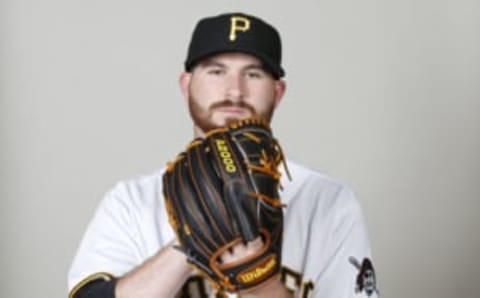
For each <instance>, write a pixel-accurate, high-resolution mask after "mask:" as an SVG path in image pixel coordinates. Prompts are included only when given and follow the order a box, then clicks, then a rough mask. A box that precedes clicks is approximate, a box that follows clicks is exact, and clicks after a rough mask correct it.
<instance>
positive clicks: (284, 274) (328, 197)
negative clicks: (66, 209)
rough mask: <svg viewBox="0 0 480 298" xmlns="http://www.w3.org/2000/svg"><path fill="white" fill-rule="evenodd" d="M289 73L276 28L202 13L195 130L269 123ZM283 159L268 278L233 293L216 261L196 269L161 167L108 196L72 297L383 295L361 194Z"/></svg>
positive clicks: (248, 252)
mask: <svg viewBox="0 0 480 298" xmlns="http://www.w3.org/2000/svg"><path fill="white" fill-rule="evenodd" d="M284 75H285V73H284V70H283V68H282V66H281V40H280V36H279V34H278V32H277V30H276V29H275V28H274V27H273V26H272V25H270V24H268V23H266V22H265V21H263V20H261V19H260V18H258V17H255V16H252V15H247V14H244V13H227V14H222V15H217V16H213V17H207V18H204V19H202V20H200V21H199V22H198V23H197V25H196V27H195V29H194V31H193V34H192V37H191V41H190V45H189V48H188V54H187V58H186V61H185V71H184V72H183V73H182V74H181V75H180V89H181V91H182V94H183V96H184V97H185V99H186V101H187V103H188V107H189V111H190V115H191V118H192V120H193V128H194V137H195V138H206V137H208V136H209V135H210V133H207V132H209V131H211V130H215V129H217V130H218V129H219V128H222V127H225V126H228V125H229V124H230V123H234V122H235V121H241V120H242V119H247V118H249V117H259V118H261V119H267V121H268V122H269V121H270V120H271V119H272V116H273V113H274V111H275V109H276V107H277V105H278V104H279V103H280V101H281V99H282V98H283V95H284V92H285V88H286V84H285V81H284V80H283V79H282V78H283V77H284ZM252 138H253V137H252ZM222 156H223V155H222ZM223 161H224V162H225V159H224V160H223ZM284 163H285V164H286V165H287V166H288V167H287V168H285V167H279V168H280V169H279V177H280V178H279V184H280V185H281V186H282V188H281V189H280V190H279V195H280V198H281V202H282V204H283V206H286V207H284V208H283V211H282V212H283V238H282V241H281V243H280V245H281V264H278V270H277V269H275V271H273V273H272V274H270V275H271V278H268V280H265V281H263V279H258V280H257V281H258V282H256V283H255V287H252V288H251V289H247V290H245V291H225V290H224V289H223V288H221V287H220V288H219V287H216V286H215V283H212V280H211V278H209V277H208V276H207V274H205V272H208V270H209V269H208V268H206V269H205V271H204V270H202V268H199V267H198V266H192V264H191V263H192V262H191V259H189V258H191V255H190V256H188V254H186V253H185V246H186V244H185V243H184V242H182V241H180V242H179V240H178V237H176V236H178V235H176V233H177V232H178V231H177V230H175V229H174V228H172V225H175V223H172V220H171V218H172V214H171V213H172V212H174V213H175V212H178V210H171V208H170V209H169V206H167V205H166V200H165V197H164V192H162V189H164V187H165V185H164V184H165V182H164V180H163V177H164V176H165V173H166V171H168V170H167V169H165V168H164V169H160V170H158V171H157V172H155V173H152V174H150V175H147V176H142V177H139V178H136V179H133V180H128V181H121V182H119V183H118V184H117V185H116V186H114V187H113V189H112V190H110V191H109V192H107V193H106V194H105V196H104V198H103V199H102V200H101V202H100V204H99V206H98V208H97V210H96V212H95V214H94V216H93V218H92V220H91V222H90V224H89V226H88V228H87V230H86V232H85V234H84V237H83V239H82V241H81V243H80V246H79V248H78V251H77V253H76V255H75V258H74V260H73V262H72V264H71V268H70V270H69V273H68V288H69V296H70V297H72V298H83V297H104V298H108V297H118V298H121V297H142V298H149V297H152V298H153V297H220V296H229V297H237V296H241V297H319V298H340V297H349V298H359V297H377V296H378V291H377V288H376V281H375V271H374V268H373V265H372V261H371V255H370V254H371V252H370V245H369V240H368V235H367V230H366V225H365V222H364V218H363V215H362V210H361V207H360V205H359V202H358V200H357V198H356V197H355V194H354V193H353V192H352V190H351V189H350V188H349V187H348V186H347V185H345V184H343V183H341V182H339V181H337V180H335V179H332V178H331V177H328V176H326V175H324V174H322V173H319V172H316V171H313V170H311V169H309V168H307V167H305V166H303V165H300V164H298V163H295V162H294V161H291V160H287V161H286V162H284ZM226 166H228V165H226ZM226 169H227V170H228V167H227V168H226ZM287 171H288V173H287ZM289 176H290V179H289ZM169 217H170V221H169ZM189 233H193V232H191V231H190V229H188V231H187V234H189ZM265 242H268V241H266V239H265V238H262V237H259V238H257V239H254V240H252V241H245V242H243V243H237V244H235V245H232V246H230V247H229V249H228V250H224V251H222V254H221V255H218V256H217V257H218V259H219V260H220V262H222V263H223V264H226V265H230V264H238V263H241V261H242V260H244V259H245V258H247V257H249V256H252V255H255V256H256V255H258V254H259V253H262V249H261V247H262V245H264V244H265ZM179 247H183V248H184V250H183V251H182V249H178V248H179ZM265 264H267V263H265ZM227 267H228V266H227ZM272 268H273V267H272ZM275 268H277V266H276V267H275ZM266 270H268V268H266V267H265V268H264V267H261V266H260V267H258V268H257V269H256V271H255V272H251V273H250V272H248V274H247V276H249V277H251V278H253V279H255V278H256V277H257V275H259V276H261V275H262V274H263V272H265V271H266Z"/></svg>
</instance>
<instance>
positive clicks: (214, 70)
mask: <svg viewBox="0 0 480 298" xmlns="http://www.w3.org/2000/svg"><path fill="white" fill-rule="evenodd" d="M223 73H225V71H224V70H223V69H222V68H219V67H211V68H209V69H207V74H209V75H214V76H219V75H222V74H223Z"/></svg>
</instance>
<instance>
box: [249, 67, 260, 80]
mask: <svg viewBox="0 0 480 298" xmlns="http://www.w3.org/2000/svg"><path fill="white" fill-rule="evenodd" d="M246 75H247V77H248V78H251V79H260V78H262V77H263V72H262V71H261V70H257V69H255V70H249V71H247V73H246Z"/></svg>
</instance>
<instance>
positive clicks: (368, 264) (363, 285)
mask: <svg viewBox="0 0 480 298" xmlns="http://www.w3.org/2000/svg"><path fill="white" fill-rule="evenodd" d="M348 261H349V262H350V263H351V264H352V265H353V266H355V268H357V269H358V271H359V272H358V275H357V280H356V286H355V293H362V292H365V294H367V296H368V297H370V296H372V295H373V293H376V294H378V290H377V281H376V278H375V270H374V269H373V265H372V261H370V260H369V259H368V258H364V259H363V261H362V263H361V264H360V263H359V262H358V260H357V259H355V258H354V257H350V258H348Z"/></svg>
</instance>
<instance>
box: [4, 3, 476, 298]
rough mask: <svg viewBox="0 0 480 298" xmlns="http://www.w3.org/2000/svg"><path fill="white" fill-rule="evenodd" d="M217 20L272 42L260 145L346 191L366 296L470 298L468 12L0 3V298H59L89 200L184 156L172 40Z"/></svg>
mask: <svg viewBox="0 0 480 298" xmlns="http://www.w3.org/2000/svg"><path fill="white" fill-rule="evenodd" d="M224 11H245V12H250V13H254V14H258V15H260V16H262V17H264V18H265V19H267V20H269V21H270V22H272V23H273V24H275V25H276V26H277V27H278V28H279V29H280V31H281V32H282V34H283V39H284V45H285V48H284V65H285V68H286V70H287V82H288V87H289V88H288V91H287V94H286V98H285V99H284V102H283V103H282V105H281V106H280V108H279V110H278V113H277V115H276V118H275V120H274V123H273V126H274V129H275V132H276V134H277V136H278V138H279V139H280V140H281V142H282V144H283V146H284V149H285V151H286V154H287V156H288V157H289V158H292V159H296V160H298V161H301V162H304V163H307V164H308V165H310V166H311V167H313V168H315V169H318V170H321V171H324V172H326V173H328V174H330V175H332V176H334V177H336V178H339V179H341V180H343V181H345V182H347V183H348V184H350V185H351V186H352V187H353V188H354V189H355V190H356V191H357V194H358V195H359V198H360V200H361V202H362V205H363V207H364V210H365V213H366V218H367V224H368V226H369V230H370V234H371V238H372V245H373V252H374V256H375V261H376V268H377V271H378V277H379V287H380V290H381V292H382V294H383V297H390V298H400V297H435V298H451V297H462V298H474V297H479V295H480V294H479V293H480V277H479V276H480V261H479V252H480V237H479V232H478V229H479V227H480V220H479V216H478V213H479V211H480V203H479V202H480V200H479V194H480V181H479V176H480V158H479V152H480V98H479V95H480V87H479V83H480V80H479V79H480V30H479V29H480V2H479V1H477V0H471V1H469V0H461V1H459V0H397V1H384V0H383V1H382V0H377V1H375V0H364V1H358V0H340V1H339V0H336V1H284V2H283V3H280V1H278V0H277V1H273V0H272V1H176V2H162V1H118V0H116V1H113V0H95V1H92V0H84V1H65V0H43V1H34V0H2V1H0V34H1V35H0V45H1V47H0V98H1V102H0V129H1V131H0V133H1V146H0V150H1V151H0V153H1V154H0V164H1V167H0V171H1V178H2V179H0V196H1V203H2V204H1V207H0V210H1V214H0V227H1V228H0V231H1V249H0V251H1V255H0V257H1V259H0V264H1V269H0V289H1V296H2V297H15V298H31V297H45V298H47V297H48V298H50V297H65V296H66V272H67V268H68V266H69V263H70V261H71V259H72V256H73V254H74V252H75V250H76V247H77V245H78V242H79V241H80V238H81V236H82V234H83V231H84V230H85V227H86V225H87V223H88V222H89V220H90V218H91V216H92V214H93V211H94V209H95V207H96V205H97V203H98V201H99V199H100V198H101V196H102V194H103V193H104V192H105V191H107V190H108V189H109V188H110V187H111V186H112V185H113V184H114V183H115V182H116V181H117V180H119V179H123V178H131V177H134V176H137V175H139V174H143V173H150V172H152V171H154V170H155V169H157V168H159V167H161V166H163V165H164V164H165V163H166V161H167V160H169V159H171V158H172V157H173V156H174V155H175V154H176V153H177V152H178V151H179V150H181V149H183V148H184V145H185V144H186V143H187V142H188V141H189V140H190V138H191V124H190V122H189V118H188V116H187V113H186V108H185V105H184V102H183V99H182V98H181V96H180V92H179V90H178V85H177V78H178V74H179V72H180V71H181V70H182V62H183V60H184V55H185V52H186V46H187V42H188V39H189V35H190V32H191V30H192V29H193V25H194V23H195V22H196V20H197V19H198V18H199V17H201V16H204V15H210V14H216V13H220V12H224Z"/></svg>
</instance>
